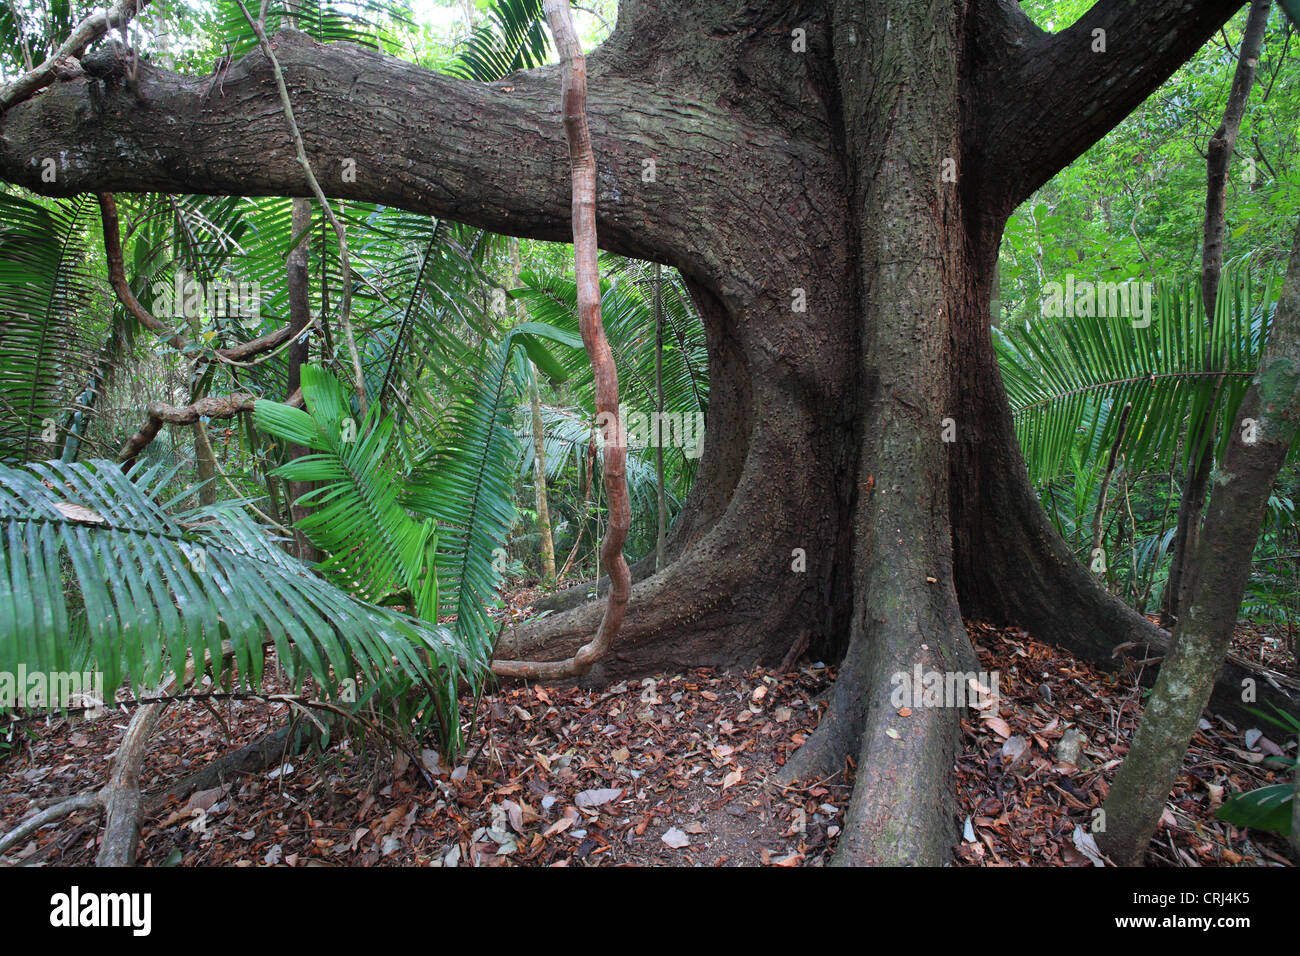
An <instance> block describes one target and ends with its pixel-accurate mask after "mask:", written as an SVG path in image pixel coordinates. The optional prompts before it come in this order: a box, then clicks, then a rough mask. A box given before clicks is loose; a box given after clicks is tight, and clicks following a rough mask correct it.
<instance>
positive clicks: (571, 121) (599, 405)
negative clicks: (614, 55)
mask: <svg viewBox="0 0 1300 956" xmlns="http://www.w3.org/2000/svg"><path fill="white" fill-rule="evenodd" d="M543 9H544V10H545V12H546V21H547V23H549V24H550V27H551V33H552V34H554V36H555V46H556V48H557V50H558V51H559V54H560V63H561V65H562V68H563V76H564V84H563V95H562V112H563V114H564V131H565V136H566V137H567V139H568V142H569V166H570V171H571V173H572V177H573V190H572V192H573V202H572V219H573V253H574V275H575V277H576V284H577V290H578V321H579V325H580V327H581V329H582V341H583V344H584V345H586V347H587V355H588V356H589V357H590V359H591V370H592V375H593V377H594V379H595V384H596V415H597V418H598V420H599V421H600V422H601V423H602V425H603V427H604V429H605V447H604V469H603V471H604V476H605V492H606V495H607V496H608V498H609V525H608V526H607V527H606V529H605V537H604V540H603V541H602V542H601V546H600V556H601V558H602V559H603V561H604V563H605V565H606V566H607V567H608V568H609V577H610V581H611V582H612V586H611V587H610V589H609V602H608V604H606V606H605V613H604V615H603V616H602V617H601V619H600V625H599V626H598V627H597V628H596V634H595V636H594V637H592V639H591V640H590V641H588V642H587V643H586V644H584V645H583V646H582V647H580V648H578V650H577V652H576V653H575V654H574V655H573V657H572V658H571V659H569V660H567V661H553V662H539V661H495V662H493V665H492V669H493V671H494V672H495V673H497V674H498V675H500V676H502V677H514V678H523V679H527V680H550V679H556V678H560V677H574V676H579V675H582V674H585V673H587V672H588V671H589V670H591V666H592V664H594V663H595V662H596V661H598V660H599V659H600V658H601V657H603V656H604V655H605V653H606V652H607V651H608V650H609V648H610V647H611V646H612V645H613V643H614V641H615V639H617V637H618V632H619V630H620V629H621V628H622V626H623V615H624V613H625V611H626V609H627V601H628V597H629V596H630V594H631V592H632V576H631V574H630V573H629V572H628V567H627V559H626V558H624V556H623V542H624V541H625V540H627V531H628V528H629V527H630V525H631V523H632V507H631V502H630V501H629V500H628V495H627V473H626V463H627V444H626V437H625V435H624V433H623V425H622V423H621V422H620V421H619V416H618V369H617V368H616V367H615V365H614V353H613V352H612V351H611V350H610V347H609V341H608V340H607V339H606V338H605V329H604V327H603V326H602V325H601V319H600V270H599V268H598V266H597V258H596V252H597V245H596V160H595V155H594V154H593V153H592V147H591V131H590V129H589V128H588V125H587V62H586V58H585V57H584V56H583V54H582V47H581V45H580V44H579V43H578V35H577V32H576V31H575V30H574V28H573V14H572V13H571V12H570V11H569V4H568V0H545V3H544V4H543Z"/></svg>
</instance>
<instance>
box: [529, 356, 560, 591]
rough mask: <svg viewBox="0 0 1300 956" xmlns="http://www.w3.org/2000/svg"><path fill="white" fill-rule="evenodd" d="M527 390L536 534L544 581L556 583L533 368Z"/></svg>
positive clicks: (543, 444)
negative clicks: (530, 417)
mask: <svg viewBox="0 0 1300 956" xmlns="http://www.w3.org/2000/svg"><path fill="white" fill-rule="evenodd" d="M532 372H533V381H532V385H531V386H530V388H529V390H528V397H529V401H530V403H531V405H532V418H533V495H534V500H535V502H536V504H537V532H538V534H539V535H541V539H542V580H543V582H544V583H545V584H546V585H548V586H549V585H552V584H554V583H555V539H554V538H552V537H551V506H550V503H549V501H548V500H547V497H546V429H545V427H544V426H543V423H542V396H541V390H540V388H539V387H538V382H537V367H536V366H533V368H532Z"/></svg>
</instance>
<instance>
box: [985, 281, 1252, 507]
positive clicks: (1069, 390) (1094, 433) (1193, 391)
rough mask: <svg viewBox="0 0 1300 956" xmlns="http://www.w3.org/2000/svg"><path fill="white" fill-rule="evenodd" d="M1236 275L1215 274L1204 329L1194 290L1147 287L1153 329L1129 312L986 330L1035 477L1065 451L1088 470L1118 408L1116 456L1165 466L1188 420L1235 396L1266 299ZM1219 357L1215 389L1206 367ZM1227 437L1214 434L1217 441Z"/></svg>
mask: <svg viewBox="0 0 1300 956" xmlns="http://www.w3.org/2000/svg"><path fill="white" fill-rule="evenodd" d="M1248 280H1249V276H1248V275H1247V274H1246V273H1245V271H1244V270H1241V269H1236V268H1229V269H1227V270H1225V271H1224V275H1223V280H1222V283H1221V286H1220V292H1219V303H1218V313H1219V314H1218V316H1217V319H1216V322H1215V324H1214V332H1213V336H1211V333H1210V324H1209V322H1208V321H1207V320H1206V318H1205V315H1204V312H1203V310H1202V309H1201V308H1200V294H1199V291H1198V290H1197V289H1194V288H1192V287H1190V286H1185V287H1182V288H1180V289H1170V288H1168V287H1161V286H1157V289H1156V294H1155V303H1156V307H1155V310H1154V316H1153V318H1152V321H1151V324H1150V325H1149V326H1148V327H1146V328H1140V327H1137V326H1138V324H1135V323H1134V322H1133V321H1132V320H1131V319H1129V318H1110V317H1097V316H1076V317H1073V318H1064V319H1042V320H1037V321H1035V322H1033V323H1032V324H1027V325H1021V324H1015V325H1010V326H1007V327H1004V328H1002V329H995V330H994V346H995V348H996V350H997V353H998V360H999V364H1000V365H1001V369H1002V380H1003V383H1004V385H1005V387H1006V390H1007V397H1008V399H1009V400H1010V403H1011V410H1012V414H1013V416H1014V419H1015V423H1016V431H1017V434H1018V436H1019V438H1020V445H1021V450H1022V452H1023V453H1024V456H1025V459H1026V462H1027V464H1028V467H1029V474H1030V477H1031V478H1032V480H1033V481H1034V482H1035V483H1038V484H1042V483H1044V482H1048V481H1050V480H1052V479H1053V478H1055V477H1057V476H1058V475H1060V474H1061V473H1062V472H1063V470H1064V469H1065V467H1066V465H1067V464H1069V463H1070V461H1071V456H1072V451H1073V450H1074V449H1075V448H1076V447H1078V448H1080V449H1082V452H1083V454H1082V458H1081V460H1080V461H1079V462H1078V463H1077V464H1078V465H1079V466H1080V467H1085V468H1086V467H1088V466H1090V465H1091V464H1093V463H1095V462H1097V461H1100V460H1101V459H1103V458H1104V457H1105V456H1106V454H1108V453H1109V451H1110V448H1111V446H1112V444H1113V443H1114V440H1115V434H1116V431H1117V429H1118V425H1119V414H1118V413H1119V411H1120V410H1121V409H1122V408H1123V407H1124V405H1125V404H1128V403H1132V405H1133V411H1132V413H1131V414H1130V421H1129V427H1128V430H1127V433H1126V435H1125V438H1124V441H1123V444H1122V448H1121V451H1122V452H1123V453H1124V455H1125V456H1126V457H1127V459H1128V460H1129V461H1133V462H1140V463H1141V464H1142V467H1143V468H1151V469H1157V470H1158V469H1162V468H1168V467H1169V465H1170V463H1171V461H1172V460H1173V457H1174V454H1175V452H1176V450H1177V448H1178V446H1179V443H1180V441H1184V442H1198V441H1201V440H1202V436H1200V435H1196V434H1192V435H1187V434H1186V432H1187V426H1188V423H1189V422H1199V421H1200V420H1201V416H1202V412H1203V411H1204V409H1205V408H1206V407H1207V406H1208V405H1209V404H1210V403H1211V402H1215V403H1217V407H1218V408H1219V412H1220V420H1224V419H1223V416H1224V415H1225V414H1226V415H1228V416H1230V415H1231V414H1232V412H1233V411H1234V410H1235V409H1236V406H1237V404H1238V403H1240V401H1241V399H1242V397H1243V395H1244V394H1245V391H1246V389H1247V388H1248V387H1249V384H1250V379H1251V376H1252V375H1253V374H1254V370H1255V365H1256V363H1257V362H1258V359H1259V353H1260V349H1261V347H1262V342H1263V338H1264V335H1263V332H1264V329H1265V327H1266V325H1267V321H1268V317H1269V315H1270V314H1271V309H1272V307H1273V301H1274V298H1275V288H1274V284H1273V283H1272V282H1271V281H1270V282H1266V283H1265V291H1264V294H1263V297H1262V299H1261V300H1260V301H1255V300H1254V298H1253V297H1252V293H1251V285H1250V282H1249V281H1248ZM1207 351H1210V352H1212V354H1215V355H1218V356H1219V358H1220V361H1221V363H1222V364H1221V366H1220V367H1221V368H1222V371H1223V376H1222V386H1221V387H1219V383H1220V376H1219V374H1218V373H1217V372H1216V371H1213V370H1209V369H1207V366H1206V354H1207ZM1226 437H1227V436H1226V434H1224V435H1222V436H1220V441H1224V440H1226Z"/></svg>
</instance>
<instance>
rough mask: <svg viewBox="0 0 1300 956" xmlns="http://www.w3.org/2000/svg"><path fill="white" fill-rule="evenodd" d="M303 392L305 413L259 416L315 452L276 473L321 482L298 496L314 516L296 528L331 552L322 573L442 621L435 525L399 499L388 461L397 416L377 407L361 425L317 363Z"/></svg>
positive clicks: (258, 411)
mask: <svg viewBox="0 0 1300 956" xmlns="http://www.w3.org/2000/svg"><path fill="white" fill-rule="evenodd" d="M302 393H303V399H304V402H305V403H306V406H307V410H306V411H303V410H301V409H297V408H293V407H290V406H288V405H281V404H278V403H276V402H267V401H261V402H258V403H257V404H256V406H255V407H254V411H253V418H254V421H255V422H256V424H257V426H258V427H259V428H261V429H262V430H263V431H266V432H268V433H269V434H271V435H274V436H275V437H277V438H280V439H283V440H284V441H286V442H292V443H295V444H299V445H303V446H305V447H307V448H310V449H312V450H313V451H314V452H316V454H314V455H306V456H304V457H302V458H298V459H296V460H294V461H291V462H289V463H288V464H286V465H283V466H281V467H280V468H279V469H277V471H276V472H275V474H276V475H278V476H279V477H281V478H284V479H286V480H288V481H298V482H314V483H316V485H317V487H316V488H315V490H313V491H310V492H308V493H307V494H306V495H304V496H303V497H302V498H301V499H300V500H299V504H303V505H308V506H311V507H312V513H311V514H309V515H308V516H307V517H305V518H303V519H302V520H301V521H299V522H298V525H297V526H298V528H299V529H301V530H302V531H303V533H304V534H306V535H307V537H308V538H310V539H311V541H312V543H313V544H315V545H316V546H317V547H319V548H321V549H323V550H324V551H326V552H327V553H328V555H329V557H328V558H327V559H326V560H325V561H324V563H323V564H322V565H321V567H320V570H321V571H322V572H323V573H325V574H327V575H328V576H329V577H330V578H331V579H332V580H334V582H335V583H336V584H338V585H339V586H340V587H343V588H346V589H347V590H349V591H353V592H355V593H357V594H359V595H360V596H361V597H362V598H363V599H365V600H369V601H381V600H383V599H384V598H386V597H389V596H391V595H393V594H394V593H398V592H401V591H405V592H407V593H409V594H410V596H411V601H412V603H413V606H414V609H415V611H416V613H417V614H418V615H419V616H420V617H421V618H422V619H424V620H426V621H436V620H437V610H438V580H437V574H436V572H435V569H434V564H433V561H432V556H433V553H434V547H435V545H436V542H437V538H436V537H435V535H434V522H433V521H432V520H431V519H426V520H425V521H423V522H417V521H415V520H413V519H412V518H411V516H410V515H408V514H407V513H406V511H405V510H403V508H402V506H401V505H400V504H399V503H398V494H399V491H400V489H401V482H400V481H399V479H398V475H397V474H396V472H395V471H394V469H393V468H392V466H391V464H390V463H389V462H388V461H387V460H386V458H387V456H388V451H389V444H390V440H391V438H392V433H393V421H392V419H391V418H390V417H388V416H383V417H382V418H381V417H379V414H378V410H377V409H374V410H372V411H371V414H370V415H368V416H367V417H366V419H365V421H364V422H362V423H361V425H360V426H357V424H356V422H355V421H354V420H353V418H352V414H353V413H352V406H351V404H350V395H349V393H348V392H347V390H346V389H345V388H344V387H343V385H342V384H341V383H340V382H339V381H338V380H337V379H335V378H334V377H333V376H331V375H330V374H329V373H327V372H325V371H323V370H322V369H320V368H318V367H316V366H310V365H305V366H303V367H302Z"/></svg>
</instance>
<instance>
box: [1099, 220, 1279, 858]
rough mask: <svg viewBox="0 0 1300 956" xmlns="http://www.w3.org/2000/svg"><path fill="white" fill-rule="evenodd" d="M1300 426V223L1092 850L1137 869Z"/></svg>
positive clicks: (1224, 642) (1205, 697)
mask: <svg viewBox="0 0 1300 956" xmlns="http://www.w3.org/2000/svg"><path fill="white" fill-rule="evenodd" d="M1297 428H1300V224H1297V227H1296V232H1295V240H1294V243H1293V245H1292V248H1291V263H1290V266H1289V267H1288V269H1287V276H1286V281H1285V284H1284V285H1283V288H1282V296H1281V298H1280V299H1279V300H1278V304H1277V311H1276V312H1275V313H1274V316H1273V325H1272V328H1271V329H1270V331H1269V336H1268V345H1267V346H1266V347H1265V351H1264V355H1263V357H1262V358H1261V359H1260V363H1259V371H1258V373H1257V374H1256V376H1255V380H1254V382H1253V383H1252V385H1251V388H1250V390H1249V391H1248V392H1247V393H1246V397H1245V398H1244V399H1243V400H1242V402H1241V407H1240V409H1239V411H1238V412H1237V421H1236V423H1235V424H1234V425H1233V432H1232V434H1231V436H1230V437H1229V440H1228V448H1227V451H1226V452H1225V454H1224V457H1223V462H1222V463H1221V465H1220V467H1219V469H1218V472H1217V474H1216V478H1215V484H1214V491H1213V494H1212V496H1211V498H1210V509H1209V512H1208V514H1207V515H1206V522H1205V534H1204V535H1203V536H1202V539H1201V544H1200V548H1199V550H1198V552H1197V554H1196V563H1195V564H1194V565H1193V577H1192V580H1191V581H1190V583H1189V590H1190V593H1191V602H1190V603H1189V605H1188V609H1187V614H1185V615H1184V616H1183V617H1182V618H1181V619H1180V620H1179V622H1178V627H1177V630H1176V631H1175V632H1174V641H1173V646H1172V648H1171V650H1170V652H1169V657H1168V658H1167V659H1166V660H1165V663H1164V665H1163V666H1162V667H1161V668H1160V677H1159V679H1158V680H1157V681H1156V686H1155V690H1153V691H1152V692H1151V696H1150V697H1149V698H1148V699H1147V703H1146V708H1145V710H1144V711H1143V714H1142V721H1141V723H1140V724H1139V725H1138V730H1137V734H1136V736H1135V737H1134V738H1133V746H1132V747H1131V748H1130V749H1129V752H1128V756H1127V757H1125V759H1124V763H1123V764H1122V765H1121V766H1120V768H1119V773H1118V774H1116V776H1115V782H1114V784H1113V785H1112V786H1111V789H1110V793H1109V795H1107V797H1106V802H1105V804H1104V805H1103V809H1104V811H1105V817H1104V819H1105V829H1099V831H1098V833H1097V842H1098V844H1099V845H1100V846H1101V848H1102V849H1104V850H1105V851H1106V852H1107V853H1109V854H1110V855H1111V857H1113V858H1114V859H1115V860H1116V862H1119V863H1122V864H1128V865H1136V864H1138V863H1141V862H1142V858H1143V856H1144V855H1145V854H1146V847H1147V843H1149V842H1150V840H1151V835H1152V834H1153V833H1155V831H1156V827H1157V826H1158V825H1159V823H1160V816H1161V814H1162V813H1163V811H1164V808H1165V801H1166V800H1168V799H1169V792H1170V789H1171V788H1172V787H1173V784H1174V781H1175V780H1176V779H1177V777H1178V771H1179V770H1180V769H1181V767H1182V764H1183V756H1184V755H1185V754H1186V753H1187V746H1188V744H1190V743H1191V740H1192V735H1193V734H1194V733H1195V732H1196V723H1197V721H1198V720H1199V719H1200V717H1201V711H1202V710H1203V709H1204V708H1205V705H1206V703H1207V702H1208V701H1209V698H1210V691H1211V689H1212V688H1213V686H1214V679H1215V677H1216V676H1217V674H1218V672H1219V665H1220V663H1221V662H1222V661H1223V657H1224V654H1225V653H1227V650H1228V642H1229V641H1230V640H1231V639H1232V631H1233V627H1234V625H1235V624H1236V623H1237V611H1238V609H1239V608H1240V607H1241V597H1242V594H1243V593H1244V592H1245V590H1246V582H1247V580H1248V579H1249V578H1250V559H1251V555H1252V554H1254V551H1255V542H1256V539H1258V537H1259V529H1260V526H1261V525H1262V524H1263V522H1264V515H1265V513H1266V512H1267V511H1268V497H1269V494H1270V493H1271V492H1272V490H1273V481H1274V479H1276V478H1277V473H1278V472H1279V471H1280V470H1281V468H1282V465H1283V464H1284V463H1285V461H1286V456H1287V452H1288V451H1290V449H1291V443H1292V442H1293V441H1294V440H1295V436H1296V431H1297Z"/></svg>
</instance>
